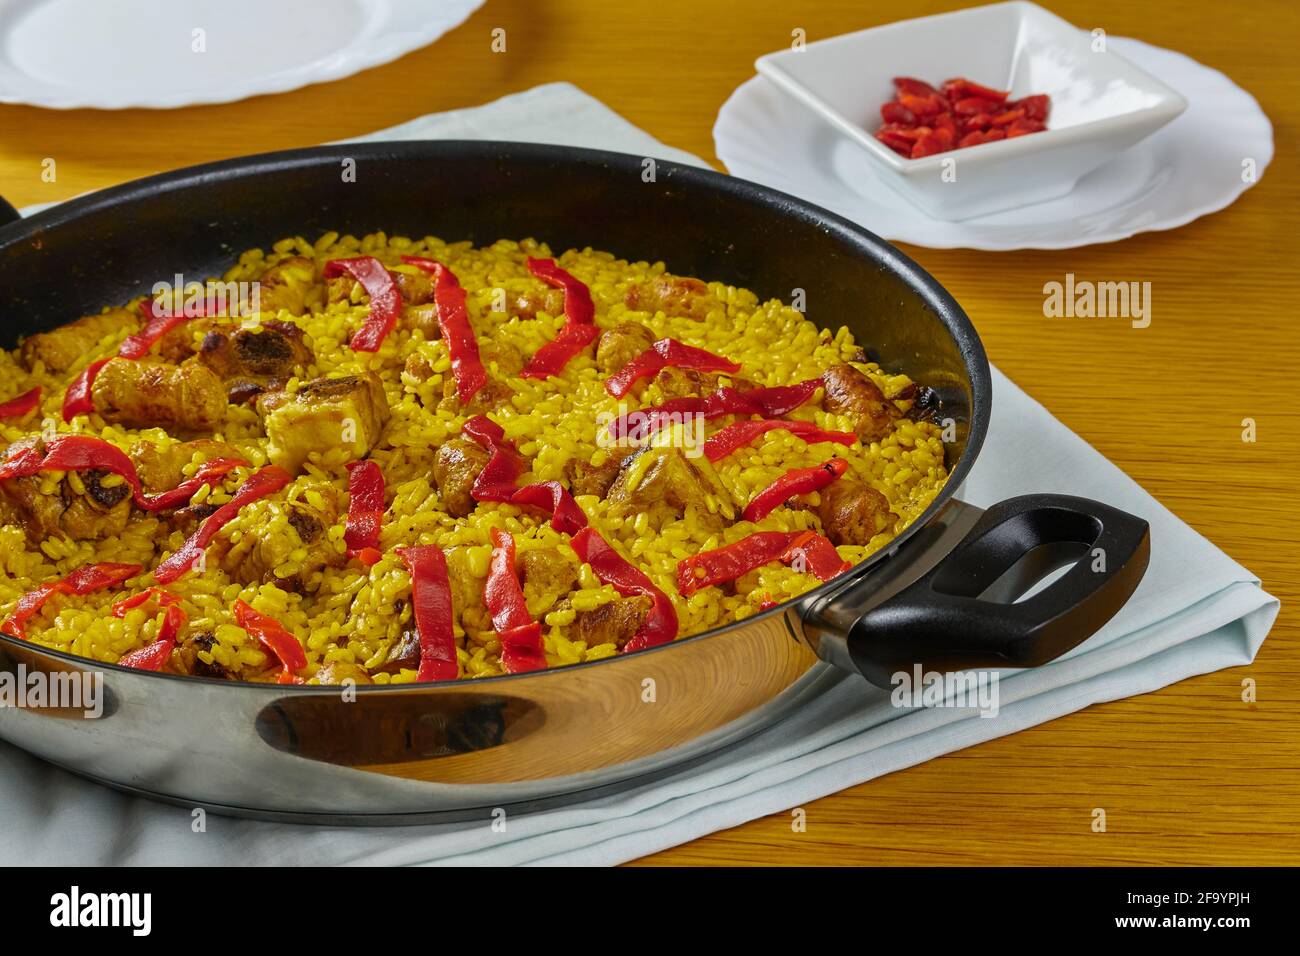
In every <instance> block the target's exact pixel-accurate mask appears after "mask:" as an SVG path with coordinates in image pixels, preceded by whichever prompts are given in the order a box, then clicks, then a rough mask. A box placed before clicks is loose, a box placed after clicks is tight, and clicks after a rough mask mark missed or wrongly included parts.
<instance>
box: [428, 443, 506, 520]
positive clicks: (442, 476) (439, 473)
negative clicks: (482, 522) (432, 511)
mask: <svg viewBox="0 0 1300 956" xmlns="http://www.w3.org/2000/svg"><path fill="white" fill-rule="evenodd" d="M491 457H492V456H491V455H489V454H488V453H487V451H486V449H484V448H483V446H482V445H480V444H479V443H478V442H475V441H471V440H470V439H468V438H453V439H451V440H450V441H448V442H447V443H445V444H443V445H442V446H440V447H439V448H438V452H437V454H436V455H435V456H434V459H433V480H434V482H435V483H436V484H437V485H438V497H439V499H440V500H441V501H442V507H443V510H444V511H446V512H447V514H449V515H451V516H452V517H453V518H463V517H465V516H466V515H467V514H469V513H470V512H471V511H473V510H474V499H473V498H472V497H470V493H469V491H470V488H472V487H473V486H474V482H475V481H476V480H477V479H478V476H479V474H480V473H481V472H482V471H483V469H484V468H485V467H487V463H488V460H489V459H490V458H491Z"/></svg>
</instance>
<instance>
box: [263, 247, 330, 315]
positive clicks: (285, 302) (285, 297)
mask: <svg viewBox="0 0 1300 956" xmlns="http://www.w3.org/2000/svg"><path fill="white" fill-rule="evenodd" d="M315 282H316V263H314V262H312V261H311V260H310V259H308V258H307V257H306V256H290V257H289V258H287V259H281V260H280V261H279V262H277V263H276V264H275V265H273V266H271V267H270V268H269V269H267V270H266V271H265V272H263V273H262V274H261V276H259V277H258V280H257V283H258V287H257V299H258V302H257V304H258V309H259V310H260V311H262V312H266V313H276V312H279V311H280V310H281V309H284V310H285V311H286V312H288V313H289V314H290V315H303V314H305V313H306V312H307V294H308V293H309V292H310V291H311V287H312V286H313V285H314V284H315Z"/></svg>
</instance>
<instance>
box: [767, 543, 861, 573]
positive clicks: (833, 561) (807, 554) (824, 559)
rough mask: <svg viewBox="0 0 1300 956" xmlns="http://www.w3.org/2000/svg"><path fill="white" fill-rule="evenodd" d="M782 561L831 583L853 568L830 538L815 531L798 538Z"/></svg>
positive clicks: (797, 569)
mask: <svg viewBox="0 0 1300 956" xmlns="http://www.w3.org/2000/svg"><path fill="white" fill-rule="evenodd" d="M781 560H782V561H784V562H785V563H786V564H788V565H790V566H792V567H793V568H794V569H795V570H796V571H801V572H804V573H810V574H814V575H816V576H817V577H818V578H820V579H821V580H823V581H829V580H830V579H831V578H833V577H835V576H836V575H838V574H843V573H844V572H845V571H847V570H849V568H851V567H853V565H851V564H849V562H847V561H845V560H844V559H843V558H841V557H840V553H839V552H838V551H836V550H835V545H833V544H831V542H830V539H829V538H825V537H823V536H822V535H820V534H818V533H817V532H815V531H805V532H803V533H802V534H800V535H798V536H796V537H795V539H794V541H793V543H791V545H790V548H789V550H787V551H786V553H785V554H783V555H782V556H781Z"/></svg>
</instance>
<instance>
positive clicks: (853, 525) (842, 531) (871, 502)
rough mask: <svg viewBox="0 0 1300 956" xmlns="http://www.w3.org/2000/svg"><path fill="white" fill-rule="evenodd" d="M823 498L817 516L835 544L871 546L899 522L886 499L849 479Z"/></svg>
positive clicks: (825, 491) (833, 486)
mask: <svg viewBox="0 0 1300 956" xmlns="http://www.w3.org/2000/svg"><path fill="white" fill-rule="evenodd" d="M820 495H821V505H820V507H819V508H818V512H817V514H818V517H820V518H821V522H822V528H823V529H824V530H825V532H826V537H828V538H830V539H831V542H832V543H833V544H857V545H867V544H870V543H871V539H872V538H874V537H875V536H876V535H878V534H880V532H882V531H885V530H887V529H889V528H890V527H892V526H893V524H894V522H895V521H896V520H897V515H895V514H894V513H893V512H892V511H890V510H889V500H888V499H887V498H886V497H885V496H884V495H882V494H881V493H880V492H878V491H877V490H876V489H875V488H872V487H871V486H870V485H868V484H865V483H864V482H861V481H858V480H857V479H856V478H850V477H848V476H847V475H846V476H845V477H843V478H841V479H840V480H839V481H836V482H833V483H832V484H830V485H828V486H827V487H826V488H824V489H822V491H821V492H820Z"/></svg>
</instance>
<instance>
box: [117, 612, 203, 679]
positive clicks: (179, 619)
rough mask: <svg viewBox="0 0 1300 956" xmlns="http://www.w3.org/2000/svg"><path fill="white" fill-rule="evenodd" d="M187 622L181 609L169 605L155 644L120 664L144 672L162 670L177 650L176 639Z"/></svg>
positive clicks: (128, 656) (125, 658) (135, 653)
mask: <svg viewBox="0 0 1300 956" xmlns="http://www.w3.org/2000/svg"><path fill="white" fill-rule="evenodd" d="M187 620H188V618H187V617H186V615H185V612H184V611H182V610H181V609H180V608H179V607H177V606H176V605H175V604H171V605H168V607H167V610H166V611H165V612H164V613H163V622H162V627H160V628H159V629H158V636H157V638H155V639H154V642H153V643H152V644H150V645H149V646H148V647H142V648H140V649H139V650H138V651H132V652H131V653H130V654H127V655H125V656H124V657H123V658H122V659H121V660H119V661H118V663H119V664H121V665H122V666H123V667H134V668H135V669H136V670H142V671H160V670H162V668H163V665H164V664H166V663H167V658H169V657H171V655H172V651H173V650H175V649H176V638H177V636H178V635H179V634H180V631H181V628H182V627H184V626H185V622H186V621H187Z"/></svg>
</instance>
